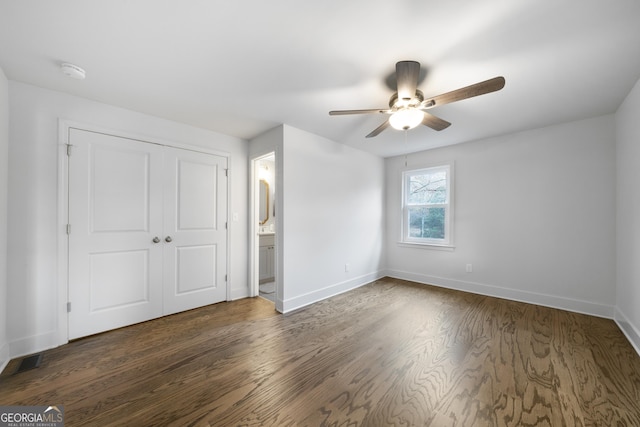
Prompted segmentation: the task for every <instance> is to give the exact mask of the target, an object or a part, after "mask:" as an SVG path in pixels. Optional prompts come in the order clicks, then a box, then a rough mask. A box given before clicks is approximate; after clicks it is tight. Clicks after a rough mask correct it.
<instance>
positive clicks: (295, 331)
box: [0, 279, 640, 427]
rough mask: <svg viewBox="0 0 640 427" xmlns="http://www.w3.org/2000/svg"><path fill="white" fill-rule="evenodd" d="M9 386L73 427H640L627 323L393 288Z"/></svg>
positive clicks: (373, 288)
mask: <svg viewBox="0 0 640 427" xmlns="http://www.w3.org/2000/svg"><path fill="white" fill-rule="evenodd" d="M17 363H18V361H12V362H11V363H10V364H9V366H8V367H7V368H6V369H5V371H4V373H3V374H2V375H1V376H0V404H1V405H31V404H33V405H35V404H37V405H53V404H62V405H64V410H65V421H66V423H65V425H66V426H123V425H126V426H263V425H264V426H298V425H303V426H438V427H440V426H640V356H638V355H637V354H636V353H635V351H634V350H633V348H632V347H631V345H630V344H629V343H628V341H627V340H626V339H625V337H624V336H623V334H622V333H621V332H620V330H619V329H618V327H617V326H616V325H615V323H614V322H613V321H611V320H607V319H601V318H597V317H591V316H586V315H581V314H576V313H569V312H565V311H561V310H554V309H550V308H544V307H539V306H535V305H529V304H523V303H517V302H511V301H506V300H501V299H496V298H490V297H483V296H478V295H473V294H467V293H463V292H457V291H451V290H445V289H440V288H434V287H430V286H425V285H418V284H412V283H409V282H404V281H400V280H394V279H383V280H379V281H377V282H374V283H372V284H370V285H367V286H364V287H362V288H359V289H357V290H354V291H351V292H348V293H346V294H342V295H339V296H336V297H334V298H331V299H329V300H325V301H322V302H320V303H317V304H314V305H313V306H310V307H307V308H305V309H302V310H299V311H297V312H295V313H292V314H288V315H279V314H277V313H275V312H274V308H273V304H272V303H270V302H268V301H266V300H264V299H262V298H250V299H244V300H240V301H234V302H230V303H221V304H216V305H212V306H209V307H204V308H201V309H197V310H192V311H189V312H186V313H180V314H177V315H173V316H169V317H165V318H161V319H158V320H154V321H151V322H146V323H143V324H139V325H134V326H130V327H127V328H123V329H119V330H115V331H111V332H107V333H104V334H100V335H96V336H92V337H88V338H84V339H81V340H77V341H74V342H71V343H69V344H68V345H65V346H62V347H59V348H56V349H53V350H50V351H47V352H45V353H44V357H43V360H42V364H41V366H40V367H39V368H36V369H33V370H31V371H26V372H22V373H19V374H12V373H13V371H14V370H15V367H16V364H17Z"/></svg>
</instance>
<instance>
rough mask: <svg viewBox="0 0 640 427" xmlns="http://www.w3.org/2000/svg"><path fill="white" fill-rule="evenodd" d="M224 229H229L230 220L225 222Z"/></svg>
mask: <svg viewBox="0 0 640 427" xmlns="http://www.w3.org/2000/svg"><path fill="white" fill-rule="evenodd" d="M224 229H225V230H228V229H229V223H228V222H225V223H224Z"/></svg>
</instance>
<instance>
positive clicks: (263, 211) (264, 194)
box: [258, 179, 269, 225]
mask: <svg viewBox="0 0 640 427" xmlns="http://www.w3.org/2000/svg"><path fill="white" fill-rule="evenodd" d="M267 221H269V183H268V182H267V181H265V180H264V179H261V180H260V208H259V211H258V222H259V223H260V225H264V224H265V223H266V222H267Z"/></svg>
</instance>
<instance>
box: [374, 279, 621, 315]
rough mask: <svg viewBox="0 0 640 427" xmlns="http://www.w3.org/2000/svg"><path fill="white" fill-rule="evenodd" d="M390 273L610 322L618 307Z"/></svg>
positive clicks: (469, 283)
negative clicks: (601, 318) (586, 315)
mask: <svg viewBox="0 0 640 427" xmlns="http://www.w3.org/2000/svg"><path fill="white" fill-rule="evenodd" d="M386 273H387V276H389V277H393V278H396V279H403V280H410V281H412V282H418V283H422V284H426V285H433V286H438V287H441V288H448V289H455V290H458V291H464V292H471V293H474V294H480V295H486V296H491V297H496V298H503V299H507V300H512V301H519V302H524V303H528V304H536V305H541V306H545V307H551V308H557V309H560V310H566V311H573V312H576V313H582V314H589V315H591V316H597V317H604V318H607V319H612V318H613V314H614V306H612V305H606V304H596V303H593V302H589V301H582V300H578V299H572V298H564V297H559V296H555V295H547V294H540V293H535V292H529V291H521V290H517V289H507V288H501V287H499V286H493V285H485V284H482V283H474V282H466V281H461V280H452V279H446V278H443V277H434V276H428V275H424V274H420V273H411V272H408V271H399V270H387V271H386Z"/></svg>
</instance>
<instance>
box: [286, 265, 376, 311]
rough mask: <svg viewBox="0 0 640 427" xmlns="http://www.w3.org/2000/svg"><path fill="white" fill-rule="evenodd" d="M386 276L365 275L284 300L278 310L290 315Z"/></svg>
mask: <svg viewBox="0 0 640 427" xmlns="http://www.w3.org/2000/svg"><path fill="white" fill-rule="evenodd" d="M385 275H386V274H385V272H384V271H376V272H374V273H370V274H365V275H363V276H359V277H355V278H353V279H349V280H345V281H344V282H340V283H335V284H333V285H329V286H326V287H324V288H322V289H318V290H315V291H313V292H309V293H306V294H303V295H299V296H297V297H293V298H290V299H287V300H284V301H282V306H281V307H280V304H278V303H279V301H278V302H276V309H278V311H280V312H281V313H289V312H291V311H294V310H298V309H300V308H302V307H306V306H307V305H310V304H313V303H315V302H318V301H322V300H323V299H327V298H330V297H333V296H336V295H339V294H342V293H344V292H348V291H350V290H352V289H356V288H359V287H360V286H364V285H366V284H367V283H371V282H373V281H375V280H378V279H381V278H382V277H384V276H385ZM279 308H282V310H280V309H279Z"/></svg>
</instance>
